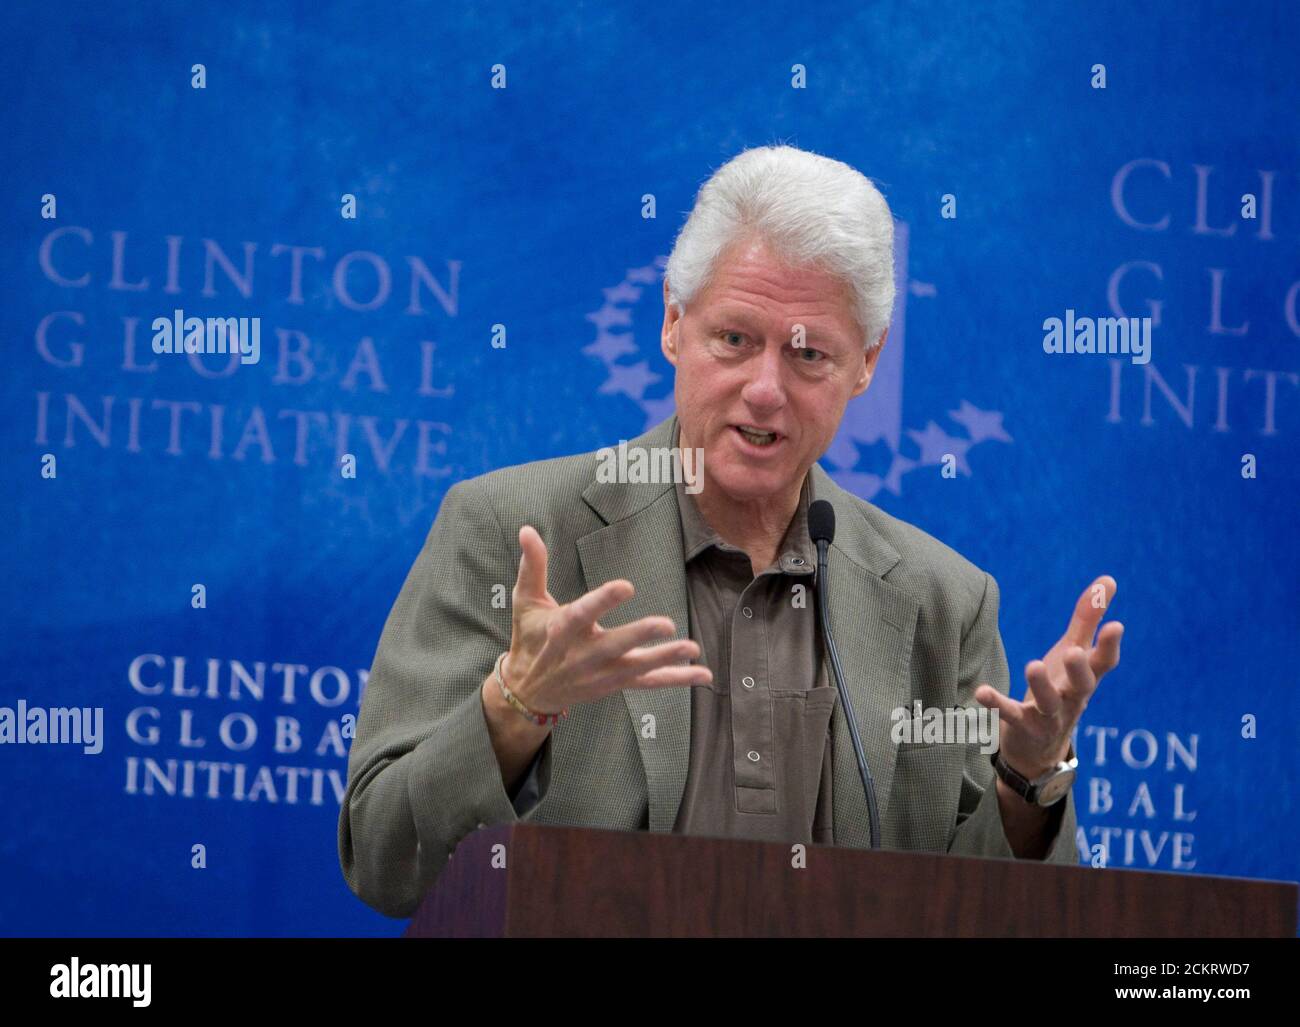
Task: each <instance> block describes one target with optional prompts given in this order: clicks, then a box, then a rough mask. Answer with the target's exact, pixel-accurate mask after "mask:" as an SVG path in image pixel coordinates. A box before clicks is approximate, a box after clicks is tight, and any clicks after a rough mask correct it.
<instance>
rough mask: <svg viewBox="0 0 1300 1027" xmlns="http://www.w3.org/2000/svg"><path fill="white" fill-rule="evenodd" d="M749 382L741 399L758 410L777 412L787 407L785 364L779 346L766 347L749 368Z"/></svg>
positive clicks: (742, 392)
mask: <svg viewBox="0 0 1300 1027" xmlns="http://www.w3.org/2000/svg"><path fill="white" fill-rule="evenodd" d="M748 370H749V372H750V375H749V381H748V382H746V383H745V388H744V389H743V390H742V391H741V398H743V399H744V400H745V402H747V403H748V404H749V405H750V406H752V407H754V408H755V409H758V410H776V409H779V408H780V407H782V406H784V405H785V379H784V375H785V364H784V363H783V361H782V353H781V348H780V347H779V346H765V347H764V348H763V352H762V353H760V354H759V355H758V356H757V357H755V358H754V359H753V360H752V361H751V362H750V365H749V368H748Z"/></svg>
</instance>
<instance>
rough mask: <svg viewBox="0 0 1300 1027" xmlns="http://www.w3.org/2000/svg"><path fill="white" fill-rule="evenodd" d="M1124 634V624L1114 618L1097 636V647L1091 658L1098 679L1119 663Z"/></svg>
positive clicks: (1093, 670) (1090, 661)
mask: <svg viewBox="0 0 1300 1027" xmlns="http://www.w3.org/2000/svg"><path fill="white" fill-rule="evenodd" d="M1123 636H1124V625H1123V624H1121V623H1120V622H1119V621H1115V620H1113V621H1111V622H1110V623H1109V624H1106V625H1105V626H1103V627H1102V629H1101V634H1099V635H1098V636H1097V648H1095V649H1094V650H1093V651H1092V655H1091V657H1090V658H1089V663H1090V664H1091V666H1092V672H1093V674H1095V675H1096V676H1097V679H1098V680H1100V679H1101V676H1102V675H1103V674H1108V673H1110V672H1111V671H1112V670H1114V669H1115V668H1116V667H1117V666H1118V665H1119V643H1120V639H1121V638H1122V637H1123Z"/></svg>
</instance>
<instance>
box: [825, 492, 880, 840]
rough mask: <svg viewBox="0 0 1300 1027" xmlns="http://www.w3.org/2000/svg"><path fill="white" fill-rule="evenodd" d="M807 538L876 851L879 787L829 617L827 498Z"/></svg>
mask: <svg viewBox="0 0 1300 1027" xmlns="http://www.w3.org/2000/svg"><path fill="white" fill-rule="evenodd" d="M808 537H809V538H811V539H812V541H813V544H814V545H816V546H817V621H818V623H819V624H821V629H822V640H823V642H825V648H826V655H827V656H828V657H830V661H831V670H832V671H834V673H835V687H836V688H838V689H839V692H840V703H841V705H843V707H844V717H845V719H846V720H847V721H848V723H849V737H850V738H852V739H853V755H854V756H856V757H857V760H858V774H859V775H860V776H861V777H862V793H863V794H864V795H865V796H866V798H867V817H868V819H869V820H870V822H871V848H873V849H875V848H879V847H880V815H879V813H877V812H876V786H875V784H874V783H873V782H872V780H871V771H870V770H868V769H867V757H866V754H865V753H864V752H863V751H862V737H861V736H860V735H859V734H858V718H857V716H856V715H855V714H854V712H853V700H852V699H850V698H849V690H848V688H847V687H846V686H845V684H844V670H843V668H841V667H840V654H839V650H837V649H836V648H835V639H834V638H833V637H832V635H831V621H830V617H829V615H828V614H829V611H830V608H831V607H830V602H831V600H830V581H829V577H830V576H829V575H828V574H827V572H826V550H827V548H828V547H829V546H830V544H831V543H832V542H833V541H835V508H834V507H833V506H831V504H830V503H828V502H827V501H826V500H824V499H818V500H816V501H815V502H813V503H812V504H811V505H810V506H809V507H808Z"/></svg>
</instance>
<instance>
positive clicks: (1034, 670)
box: [1025, 660, 1061, 717]
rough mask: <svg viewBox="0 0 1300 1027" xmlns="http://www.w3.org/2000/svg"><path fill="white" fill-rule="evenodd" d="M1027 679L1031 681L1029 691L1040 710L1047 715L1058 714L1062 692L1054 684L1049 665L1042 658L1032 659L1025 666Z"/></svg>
mask: <svg viewBox="0 0 1300 1027" xmlns="http://www.w3.org/2000/svg"><path fill="white" fill-rule="evenodd" d="M1025 680H1026V681H1027V682H1029V692H1030V694H1031V695H1032V696H1033V697H1034V705H1035V706H1036V707H1037V708H1038V710H1039V711H1040V712H1041V713H1043V714H1045V715H1046V716H1049V717H1054V716H1056V714H1057V712H1058V711H1059V710H1060V709H1061V694H1060V692H1058V691H1057V690H1056V686H1055V685H1053V684H1052V679H1051V677H1050V676H1049V675H1048V673H1047V665H1046V664H1045V663H1043V661H1042V660H1033V661H1031V662H1030V663H1029V664H1028V665H1027V666H1026V667H1025Z"/></svg>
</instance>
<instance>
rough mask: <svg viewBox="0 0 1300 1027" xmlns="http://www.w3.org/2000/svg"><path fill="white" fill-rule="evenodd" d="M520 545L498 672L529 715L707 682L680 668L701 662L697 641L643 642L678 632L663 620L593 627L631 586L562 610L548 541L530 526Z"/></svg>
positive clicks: (613, 584)
mask: <svg viewBox="0 0 1300 1027" xmlns="http://www.w3.org/2000/svg"><path fill="white" fill-rule="evenodd" d="M519 547H520V549H521V550H522V552H523V557H522V559H521V560H520V561H519V575H518V577H517V578H516V580H515V587H514V591H513V592H512V593H511V598H512V602H513V608H512V611H511V618H512V626H511V636H510V653H509V655H507V656H506V658H505V659H504V660H502V661H501V673H502V675H503V676H504V677H505V681H506V685H507V687H509V689H510V690H511V691H512V692H513V693H514V694H515V695H516V696H517V697H518V698H519V701H520V702H522V703H523V704H524V705H525V706H527V707H528V708H529V709H530V710H533V711H534V712H536V713H558V712H559V711H560V710H562V709H567V708H568V707H570V706H572V705H574V704H576V703H583V702H592V701H593V700H596V699H601V698H604V697H605V696H607V695H609V694H611V693H612V692H617V691H620V690H621V689H624V688H682V687H687V686H692V685H707V684H708V683H709V682H711V681H712V680H713V674H712V672H711V671H710V670H709V668H708V667H703V666H680V664H681V663H682V661H684V660H694V659H697V658H698V657H699V655H700V647H699V646H698V645H697V644H696V643H695V642H693V641H691V640H689V639H682V640H680V641H676V642H670V643H664V644H660V645H648V644H647V643H650V642H654V641H656V640H660V639H665V638H672V637H673V635H675V634H676V626H675V625H674V624H673V621H672V619H671V618H669V617H642V618H641V619H640V620H638V621H633V622H632V623H631V624H626V625H624V626H622V627H618V628H609V629H606V628H602V627H601V626H600V625H599V624H598V623H596V622H597V621H598V620H599V619H600V618H601V617H603V616H604V615H605V614H607V613H609V612H610V611H611V610H613V609H615V608H617V607H618V606H620V605H622V604H623V603H625V602H627V601H628V600H629V599H631V598H632V596H633V594H634V593H635V591H636V590H635V588H634V587H633V585H632V583H631V582H630V581H626V580H624V579H621V578H620V579H618V580H616V581H608V582H606V583H605V584H603V585H601V586H600V587H599V588H594V589H592V590H591V591H590V592H588V593H587V594H586V595H584V596H580V597H579V598H577V599H575V600H574V601H573V602H571V603H565V604H564V605H563V606H561V605H560V604H559V603H557V602H556V601H555V597H554V596H552V595H551V594H550V592H548V591H547V589H546V544H545V543H544V542H543V541H542V537H541V536H540V535H539V534H538V533H537V532H536V531H535V530H534V529H533V528H532V527H531V526H530V525H527V524H525V525H524V526H523V527H522V528H520V529H519Z"/></svg>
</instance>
